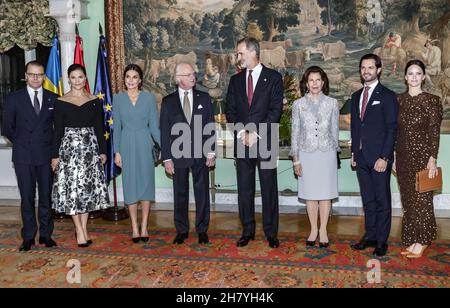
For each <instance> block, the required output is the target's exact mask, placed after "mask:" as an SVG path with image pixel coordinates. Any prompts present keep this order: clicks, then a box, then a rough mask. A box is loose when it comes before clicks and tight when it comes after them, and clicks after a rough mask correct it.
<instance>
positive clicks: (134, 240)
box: [131, 236, 141, 244]
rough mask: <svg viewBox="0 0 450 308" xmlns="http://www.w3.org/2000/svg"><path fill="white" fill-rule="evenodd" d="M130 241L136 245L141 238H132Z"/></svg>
mask: <svg viewBox="0 0 450 308" xmlns="http://www.w3.org/2000/svg"><path fill="white" fill-rule="evenodd" d="M131 240H132V241H133V243H135V244H137V243H139V241H140V240H141V237H140V236H138V237H132V238H131Z"/></svg>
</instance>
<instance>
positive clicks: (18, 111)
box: [2, 61, 57, 251]
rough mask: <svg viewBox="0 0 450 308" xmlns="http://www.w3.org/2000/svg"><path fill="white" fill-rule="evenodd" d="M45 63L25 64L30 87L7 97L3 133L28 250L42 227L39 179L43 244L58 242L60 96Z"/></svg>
mask: <svg viewBox="0 0 450 308" xmlns="http://www.w3.org/2000/svg"><path fill="white" fill-rule="evenodd" d="M44 79H45V74H44V66H43V65H42V64H40V63H39V62H37V61H31V62H29V63H28V64H27V65H26V66H25V80H26V83H27V87H26V88H24V89H21V90H19V91H16V92H14V93H11V94H9V95H8V97H7V98H6V104H5V110H4V113H3V125H2V135H3V136H5V137H7V138H8V139H9V140H10V141H11V143H12V145H13V149H12V161H13V163H14V169H15V172H16V176H17V184H18V186H19V191H20V198H21V204H20V206H21V214H22V223H23V227H22V231H21V233H22V239H23V242H22V245H21V246H20V248H19V250H20V251H28V250H30V249H31V247H32V246H33V245H35V237H36V234H37V231H38V224H37V222H36V214H35V195H36V183H37V188H38V194H39V201H38V220H39V244H45V246H46V247H53V246H56V243H55V242H54V241H53V240H52V238H51V236H52V233H53V219H52V208H51V190H52V185H51V184H52V169H51V166H50V163H51V153H52V138H53V108H54V104H55V101H56V99H57V96H56V95H55V94H53V93H52V92H50V91H47V90H45V89H43V88H42V84H43V82H44Z"/></svg>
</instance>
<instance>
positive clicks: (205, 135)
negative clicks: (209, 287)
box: [160, 63, 215, 244]
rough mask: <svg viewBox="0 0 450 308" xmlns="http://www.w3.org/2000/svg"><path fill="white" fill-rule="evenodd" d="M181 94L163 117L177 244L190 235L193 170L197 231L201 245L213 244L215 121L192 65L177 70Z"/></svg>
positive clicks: (167, 103)
mask: <svg viewBox="0 0 450 308" xmlns="http://www.w3.org/2000/svg"><path fill="white" fill-rule="evenodd" d="M175 78H176V82H177V85H178V89H177V91H175V92H173V93H172V94H169V95H167V96H166V97H164V98H163V101H162V105H161V115H160V129H161V159H162V160H163V162H164V168H165V170H166V172H167V173H168V174H169V175H172V176H173V191H174V221H175V228H176V230H177V235H176V237H175V239H174V240H173V243H174V244H182V243H184V240H185V239H186V238H187V237H188V233H189V215H188V214H189V171H190V170H191V171H192V178H193V185H194V196H195V206H196V216H195V228H196V232H197V233H198V242H199V244H207V243H209V239H208V234H207V231H208V227H209V216H210V197H209V168H211V167H213V166H214V165H215V134H214V129H215V122H214V113H213V108H212V102H211V97H210V96H209V95H208V94H207V93H204V92H201V91H197V90H196V89H195V88H194V87H195V84H196V74H195V71H194V68H193V67H192V65H190V64H187V63H180V64H178V65H177V67H176V69H175Z"/></svg>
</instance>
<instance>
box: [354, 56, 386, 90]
mask: <svg viewBox="0 0 450 308" xmlns="http://www.w3.org/2000/svg"><path fill="white" fill-rule="evenodd" d="M364 60H373V61H375V66H376V68H377V69H379V68H383V62H381V58H380V57H379V56H377V55H376V54H373V53H368V54H366V55H364V56H362V58H361V60H359V71H360V72H361V66H362V63H363V61H364ZM380 79H381V72H380V73H379V74H378V80H380ZM361 82H362V83H364V79H362V77H361Z"/></svg>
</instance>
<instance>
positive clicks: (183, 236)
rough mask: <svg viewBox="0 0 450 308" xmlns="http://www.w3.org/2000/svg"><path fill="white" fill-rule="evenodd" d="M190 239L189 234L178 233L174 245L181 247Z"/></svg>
mask: <svg viewBox="0 0 450 308" xmlns="http://www.w3.org/2000/svg"><path fill="white" fill-rule="evenodd" d="M187 238H188V235H187V233H177V236H175V238H174V239H173V243H174V244H177V245H180V244H183V243H184V240H185V239H187Z"/></svg>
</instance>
